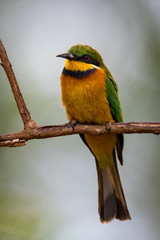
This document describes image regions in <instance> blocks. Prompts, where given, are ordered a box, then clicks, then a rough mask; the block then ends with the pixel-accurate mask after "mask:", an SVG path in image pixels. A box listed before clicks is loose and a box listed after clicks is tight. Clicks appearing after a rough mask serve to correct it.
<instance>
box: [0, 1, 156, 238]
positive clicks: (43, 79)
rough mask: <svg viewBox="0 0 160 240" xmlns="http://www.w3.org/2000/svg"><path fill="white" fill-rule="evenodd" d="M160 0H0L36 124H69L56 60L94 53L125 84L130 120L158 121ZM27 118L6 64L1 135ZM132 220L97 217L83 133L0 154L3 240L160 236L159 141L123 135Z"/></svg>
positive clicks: (1, 27) (0, 18)
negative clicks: (87, 49)
mask: <svg viewBox="0 0 160 240" xmlns="http://www.w3.org/2000/svg"><path fill="white" fill-rule="evenodd" d="M159 12H160V1H159V0H135V1H132V0H126V1H125V0H119V1H118V0H115V1H112V0H106V1H105V0H98V1H97V0H92V1H91V0H90V1H89V0H85V1H84V0H81V1H75V0H72V1H64V0H52V1H51V0H46V1H42V0H39V1H37V0H35V1H31V0H28V1H25V0H14V1H11V0H0V38H1V39H2V41H3V44H4V46H5V48H6V50H7V53H8V56H9V58H10V61H11V62H12V65H13V69H14V71H15V74H16V77H17V80H18V82H19V85H20V88H21V91H22V93H23V96H24V99H25V101H26V104H27V106H28V108H29V110H30V112H31V115H32V118H33V119H34V120H35V121H36V122H37V124H39V125H49V124H61V123H65V122H67V118H66V115H65V109H64V108H63V106H62V104H61V90H60V81H59V77H60V74H61V71H62V68H63V66H64V60H63V59H58V58H56V55H57V54H60V53H64V52H66V51H67V50H68V49H69V48H70V47H71V46H72V45H74V44H77V43H82V44H88V45H91V46H92V47H93V48H95V49H97V50H98V51H99V52H100V53H101V55H102V56H103V59H104V61H105V63H106V65H107V66H108V68H109V69H110V71H111V72H112V74H113V76H114V77H115V80H116V81H117V83H118V86H119V96H120V100H121V105H122V109H123V113H124V119H125V121H159V120H160V108H159V105H160V14H159ZM22 128H23V124H22V121H21V119H20V116H19V113H18V111H17V108H16V104H15V101H14V98H13V96H12V92H11V89H10V86H9V83H8V80H7V78H6V76H5V74H4V71H3V69H2V68H0V133H10V132H16V131H20V130H22ZM119 170H120V175H121V179H122V182H123V186H124V191H125V195H126V199H127V203H128V207H129V209H130V213H131V216H132V220H131V221H125V222H119V221H116V220H115V221H114V222H112V223H111V224H108V225H103V224H101V223H100V221H99V216H98V210H97V209H98V203H97V198H98V195H97V175H96V168H95V163H94V159H93V157H92V155H91V154H90V152H89V151H88V149H87V148H86V147H85V146H84V144H83V143H82V142H81V140H80V138H79V137H78V136H68V137H59V138H54V139H45V140H32V141H30V142H28V144H27V146H26V147H21V148H1V149H0V239H1V240H4V239H7V240H23V239H24V240H25V239H26V240H42V239H43V240H44V239H45V240H52V239H56V240H67V239H69V240H70V239H76V240H81V239H87V240H97V239H113V240H114V239H117V238H118V239H127V240H128V239H131V240H132V239H141V240H143V239H145V240H149V239H152V240H157V239H159V236H160V220H159V219H160V174H159V171H160V137H159V136H155V135H151V134H150V135H149V134H143V135H138V134H134V135H125V149H124V166H123V167H119Z"/></svg>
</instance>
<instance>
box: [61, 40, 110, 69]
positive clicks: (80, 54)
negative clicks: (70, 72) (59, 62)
mask: <svg viewBox="0 0 160 240" xmlns="http://www.w3.org/2000/svg"><path fill="white" fill-rule="evenodd" d="M57 57H63V58H66V59H68V60H72V61H78V62H83V63H86V64H92V65H95V66H97V67H100V68H103V69H106V67H105V65H104V63H103V59H102V57H101V55H100V54H99V53H98V52H97V51H96V50H95V49H93V48H91V47H90V46H88V45H81V44H78V45H75V46H72V47H71V48H70V49H69V50H68V52H67V53H64V54H60V55H58V56H57Z"/></svg>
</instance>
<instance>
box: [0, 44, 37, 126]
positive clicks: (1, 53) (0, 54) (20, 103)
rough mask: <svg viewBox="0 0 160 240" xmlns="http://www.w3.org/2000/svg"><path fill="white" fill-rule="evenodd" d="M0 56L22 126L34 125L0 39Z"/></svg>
mask: <svg viewBox="0 0 160 240" xmlns="http://www.w3.org/2000/svg"><path fill="white" fill-rule="evenodd" d="M0 58H1V61H2V62H1V65H2V67H3V68H4V70H5V72H6V75H7V77H8V80H9V83H10V85H11V89H12V92H13V95H14V98H15V101H16V103H17V107H18V110H19V113H20V115H21V118H22V121H23V123H24V126H25V127H27V126H33V125H35V123H34V121H33V120H32V119H31V115H30V112H29V111H28V109H27V107H26V104H25V102H24V99H23V96H22V93H21V91H20V88H19V86H18V83H17V80H16V77H15V75H14V72H13V70H12V65H11V63H10V61H9V59H8V56H7V53H6V50H5V48H4V46H3V44H2V41H1V40H0Z"/></svg>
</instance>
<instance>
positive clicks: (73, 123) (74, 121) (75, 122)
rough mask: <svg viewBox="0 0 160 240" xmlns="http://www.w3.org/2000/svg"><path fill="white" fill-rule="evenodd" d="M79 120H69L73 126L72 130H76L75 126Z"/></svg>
mask: <svg viewBox="0 0 160 240" xmlns="http://www.w3.org/2000/svg"><path fill="white" fill-rule="evenodd" d="M77 122H78V121H77V120H72V121H71V122H69V124H70V126H71V127H72V130H73V131H74V128H75V126H76V124H77Z"/></svg>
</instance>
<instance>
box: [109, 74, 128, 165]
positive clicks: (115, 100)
mask: <svg viewBox="0 0 160 240" xmlns="http://www.w3.org/2000/svg"><path fill="white" fill-rule="evenodd" d="M108 71H109V70H108ZM106 96H107V100H108V102H109V106H110V109H111V114H112V116H113V119H114V120H115V122H123V116H122V110H121V105H120V101H119V97H118V88H117V85H116V83H115V81H114V80H113V78H112V76H111V74H110V76H109V77H107V78H106ZM117 137H118V141H117V145H116V148H117V153H118V158H119V161H120V163H121V164H123V157H122V150H123V143H124V136H123V134H118V135H117Z"/></svg>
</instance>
